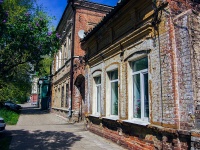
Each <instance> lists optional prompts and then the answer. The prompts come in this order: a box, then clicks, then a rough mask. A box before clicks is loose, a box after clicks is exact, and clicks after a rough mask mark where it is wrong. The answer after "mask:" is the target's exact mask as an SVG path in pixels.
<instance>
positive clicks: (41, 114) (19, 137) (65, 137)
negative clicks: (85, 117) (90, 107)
mask: <svg viewBox="0 0 200 150" xmlns="http://www.w3.org/2000/svg"><path fill="white" fill-rule="evenodd" d="M22 107H24V108H23V110H22V115H21V116H20V118H19V121H18V123H17V125H16V126H7V127H6V129H7V130H8V132H11V134H12V141H11V145H10V148H9V149H11V150H124V148H122V147H120V146H118V145H116V144H115V143H113V142H111V141H108V140H106V139H104V138H102V137H100V136H97V135H95V134H93V133H91V132H89V131H86V130H85V129H84V125H83V123H76V124H67V122H66V121H65V120H63V119H61V118H59V117H57V116H56V115H55V114H52V113H48V112H45V111H41V110H40V109H38V108H34V107H30V105H27V104H26V105H24V106H22Z"/></svg>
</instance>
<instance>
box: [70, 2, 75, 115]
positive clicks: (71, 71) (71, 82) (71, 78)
mask: <svg viewBox="0 0 200 150" xmlns="http://www.w3.org/2000/svg"><path fill="white" fill-rule="evenodd" d="M71 7H72V10H73V30H72V47H71V69H70V90H71V104H70V105H71V108H70V110H69V117H72V100H73V75H74V72H73V69H74V67H73V65H74V41H75V39H74V37H75V36H74V35H75V20H76V9H75V7H74V1H72V2H71Z"/></svg>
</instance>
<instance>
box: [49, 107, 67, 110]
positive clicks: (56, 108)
mask: <svg viewBox="0 0 200 150" xmlns="http://www.w3.org/2000/svg"><path fill="white" fill-rule="evenodd" d="M51 109H55V110H62V111H69V109H68V108H58V107H52V108H51Z"/></svg>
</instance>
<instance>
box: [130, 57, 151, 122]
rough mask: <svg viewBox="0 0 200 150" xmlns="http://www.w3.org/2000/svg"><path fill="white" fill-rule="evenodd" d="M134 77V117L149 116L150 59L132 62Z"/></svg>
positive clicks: (144, 117) (145, 118) (142, 117)
mask: <svg viewBox="0 0 200 150" xmlns="http://www.w3.org/2000/svg"><path fill="white" fill-rule="evenodd" d="M132 70H133V72H132V78H133V117H134V118H140V119H142V120H148V118H149V98H148V59H147V58H143V59H140V60H137V61H135V62H132Z"/></svg>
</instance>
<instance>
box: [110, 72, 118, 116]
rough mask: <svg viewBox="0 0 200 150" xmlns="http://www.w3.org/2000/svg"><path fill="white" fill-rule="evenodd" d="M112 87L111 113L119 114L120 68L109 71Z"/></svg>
mask: <svg viewBox="0 0 200 150" xmlns="http://www.w3.org/2000/svg"><path fill="white" fill-rule="evenodd" d="M108 75H109V79H110V87H111V93H110V94H111V115H118V70H114V71H111V72H108Z"/></svg>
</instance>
